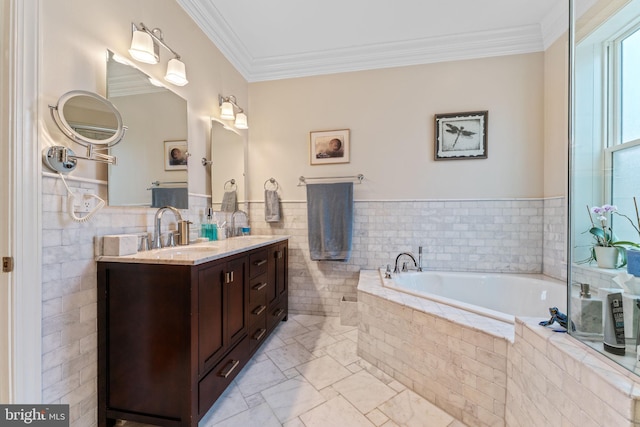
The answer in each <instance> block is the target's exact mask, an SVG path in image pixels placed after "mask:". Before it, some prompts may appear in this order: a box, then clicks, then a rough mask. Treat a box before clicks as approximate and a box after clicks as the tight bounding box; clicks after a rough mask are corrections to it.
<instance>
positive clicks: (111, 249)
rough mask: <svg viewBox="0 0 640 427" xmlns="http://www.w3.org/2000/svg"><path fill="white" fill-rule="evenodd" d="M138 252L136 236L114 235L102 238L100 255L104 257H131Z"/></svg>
mask: <svg viewBox="0 0 640 427" xmlns="http://www.w3.org/2000/svg"><path fill="white" fill-rule="evenodd" d="M137 252H138V236H137V235H135V234H116V235H112V236H104V237H103V238H102V254H103V255H106V256H122V255H132V254H135V253H137Z"/></svg>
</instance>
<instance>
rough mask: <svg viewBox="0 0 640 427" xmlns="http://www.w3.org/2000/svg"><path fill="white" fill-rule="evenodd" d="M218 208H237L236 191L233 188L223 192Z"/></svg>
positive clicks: (233, 209)
mask: <svg viewBox="0 0 640 427" xmlns="http://www.w3.org/2000/svg"><path fill="white" fill-rule="evenodd" d="M220 210H221V211H223V212H235V211H237V210H238V193H236V191H235V190H233V191H225V192H224V195H223V196H222V206H221V207H220Z"/></svg>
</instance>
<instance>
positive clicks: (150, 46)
mask: <svg viewBox="0 0 640 427" xmlns="http://www.w3.org/2000/svg"><path fill="white" fill-rule="evenodd" d="M129 54H130V55H131V57H132V58H133V59H135V60H136V61H140V62H144V63H146V64H157V63H158V61H160V47H159V46H158V45H157V44H156V43H155V42H154V40H153V39H152V38H151V36H150V35H149V34H147V33H145V32H144V31H134V32H133V37H132V38H131V48H130V49H129Z"/></svg>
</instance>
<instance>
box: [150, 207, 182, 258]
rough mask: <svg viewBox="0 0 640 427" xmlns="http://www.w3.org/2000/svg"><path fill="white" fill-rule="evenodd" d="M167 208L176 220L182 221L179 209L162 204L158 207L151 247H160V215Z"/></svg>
mask: <svg viewBox="0 0 640 427" xmlns="http://www.w3.org/2000/svg"><path fill="white" fill-rule="evenodd" d="M168 210H170V211H171V212H173V215H174V216H175V217H176V220H177V221H182V215H180V211H179V210H178V209H176V208H174V207H173V206H163V207H161V208H160V209H158V210H157V211H156V216H155V224H156V228H155V231H154V233H153V243H152V245H151V247H152V248H153V249H160V248H161V247H162V246H163V244H162V238H161V237H160V230H161V229H162V215H163V214H164V213H165V212H166V211H168Z"/></svg>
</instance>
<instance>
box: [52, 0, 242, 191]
mask: <svg viewBox="0 0 640 427" xmlns="http://www.w3.org/2000/svg"><path fill="white" fill-rule="evenodd" d="M40 4H41V34H43V37H42V41H41V47H42V49H41V55H42V57H41V61H40V76H41V105H40V110H41V111H40V113H41V117H42V118H43V123H41V132H40V139H41V144H43V145H44V146H46V145H50V144H54V143H55V144H63V145H67V146H69V147H73V149H75V150H76V151H77V150H78V149H80V148H81V147H80V146H78V145H75V147H74V146H73V144H72V143H71V142H70V141H68V140H67V139H66V138H65V137H64V135H62V133H61V132H60V131H59V130H58V129H57V128H56V127H55V124H54V123H53V121H52V120H51V118H50V115H49V112H48V107H47V105H48V104H55V103H56V101H57V99H58V98H59V97H60V96H61V95H62V94H63V93H65V92H67V91H70V90H75V89H82V90H89V91H94V92H97V93H99V94H101V95H105V93H106V50H107V49H111V50H113V51H114V52H116V53H119V54H121V55H123V56H127V57H128V52H127V50H128V48H129V45H130V43H131V23H132V22H135V23H139V22H144V24H145V25H147V26H148V27H150V28H155V27H159V28H160V29H161V30H162V31H163V33H164V39H165V41H166V42H167V44H168V45H169V46H171V48H173V49H174V50H176V51H177V52H178V53H179V54H180V55H181V57H182V60H183V61H184V62H185V64H186V67H187V78H188V80H189V84H188V85H186V86H183V87H177V86H172V85H169V84H167V85H168V86H169V87H170V89H171V90H173V91H174V92H176V93H177V94H179V95H180V96H182V97H183V98H185V99H187V101H188V108H189V113H188V116H189V126H188V135H189V151H190V152H191V154H192V159H194V160H196V161H195V166H194V167H191V168H189V182H190V185H189V190H190V192H192V193H197V194H205V193H206V194H209V193H210V187H211V185H210V176H209V173H208V170H207V169H206V168H204V167H202V166H201V165H200V162H199V161H200V158H202V157H209V155H208V153H210V148H209V131H210V122H209V117H210V116H218V115H219V107H218V94H223V95H227V96H228V95H231V94H233V95H235V96H236V98H237V99H238V103H239V104H240V105H243V106H246V105H247V83H246V81H245V80H244V78H243V77H242V76H241V75H240V73H238V72H237V71H236V69H235V68H234V67H233V66H232V65H231V64H230V63H229V62H228V61H227V60H226V58H225V57H224V56H223V55H222V54H221V53H220V51H219V50H218V49H217V48H216V47H215V45H214V44H213V43H212V42H211V41H210V40H209V39H208V38H206V36H205V35H204V34H203V33H202V32H201V31H200V29H199V28H198V27H197V26H196V25H195V24H194V23H193V21H192V20H191V19H190V18H189V16H188V15H187V14H186V12H184V11H183V10H182V8H180V6H178V4H177V3H176V2H175V1H173V0H136V1H134V2H132V1H127V0H110V1H98V0H85V1H72V0H46V1H41V2H40ZM170 58H171V57H170V54H169V52H168V51H167V50H166V49H164V48H161V51H160V63H159V64H157V65H148V64H142V63H136V65H137V66H139V68H141V69H142V70H143V71H144V72H146V73H147V74H149V75H151V76H152V77H155V78H156V79H157V80H160V81H164V80H163V78H164V73H165V72H166V64H167V61H168V60H169V59H170ZM245 133H246V132H245ZM245 138H246V135H245ZM126 143H127V141H126V140H125V141H124V142H123V144H126ZM96 167H97V168H104V167H105V166H104V165H96V164H94V163H91V162H86V161H85V162H80V164H79V166H78V168H77V169H76V171H75V172H74V173H73V175H74V176H82V177H88V178H95V177H100V176H102V177H104V176H106V174H104V173H102V172H101V171H97V170H96Z"/></svg>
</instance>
